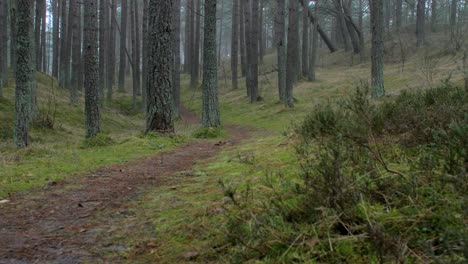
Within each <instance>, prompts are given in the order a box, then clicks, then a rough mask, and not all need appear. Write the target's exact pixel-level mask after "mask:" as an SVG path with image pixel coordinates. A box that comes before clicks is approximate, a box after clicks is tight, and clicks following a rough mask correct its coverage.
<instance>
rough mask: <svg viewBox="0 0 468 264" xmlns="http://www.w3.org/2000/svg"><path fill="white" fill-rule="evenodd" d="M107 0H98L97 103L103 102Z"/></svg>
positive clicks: (107, 17)
mask: <svg viewBox="0 0 468 264" xmlns="http://www.w3.org/2000/svg"><path fill="white" fill-rule="evenodd" d="M108 28H109V1H108V0H99V103H100V105H101V107H102V105H103V103H104V90H105V89H106V78H105V76H106V68H107V66H108V65H107V63H106V62H107V54H108V50H107V49H108V45H109V29H108Z"/></svg>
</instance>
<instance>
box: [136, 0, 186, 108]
mask: <svg viewBox="0 0 468 264" xmlns="http://www.w3.org/2000/svg"><path fill="white" fill-rule="evenodd" d="M177 1H179V0H177ZM148 20H149V14H148V0H144V1H143V52H142V53H143V89H142V101H143V102H142V107H143V111H146V102H147V95H146V92H147V91H146V87H147V85H148V56H149V55H148V49H149V47H148V37H149V30H148V22H149V21H148ZM184 66H185V65H184Z"/></svg>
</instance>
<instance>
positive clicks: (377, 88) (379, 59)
mask: <svg viewBox="0 0 468 264" xmlns="http://www.w3.org/2000/svg"><path fill="white" fill-rule="evenodd" d="M382 1H383V0H370V1H369V4H370V13H371V30H372V49H371V62H372V66H371V74H372V84H371V85H372V96H373V97H382V96H384V95H385V89H384V75H383V70H384V42H383V32H384V31H383V30H384V17H383V2H382Z"/></svg>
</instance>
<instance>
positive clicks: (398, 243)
mask: <svg viewBox="0 0 468 264" xmlns="http://www.w3.org/2000/svg"><path fill="white" fill-rule="evenodd" d="M369 98H370V96H369V92H368V87H365V86H364V87H360V88H358V89H357V91H356V93H355V94H354V95H352V96H351V97H350V98H348V99H346V100H344V101H342V102H338V103H335V104H328V105H321V106H317V107H316V108H315V110H314V111H313V112H312V113H311V114H309V115H308V116H307V117H306V118H305V120H304V122H303V123H302V124H301V125H299V126H298V127H297V128H296V129H295V134H296V136H297V140H296V141H297V144H296V154H297V158H298V164H299V166H300V173H299V174H298V175H292V176H291V175H290V176H285V175H282V174H268V175H267V176H265V177H264V183H263V184H262V186H261V187H259V190H261V192H256V191H254V190H252V186H250V185H247V186H237V187H233V186H229V185H228V184H226V183H223V184H222V187H223V189H224V190H225V195H226V197H227V198H229V201H230V202H229V203H226V205H225V207H226V211H227V213H226V215H225V223H226V224H225V225H224V228H225V231H224V232H225V233H226V243H228V244H229V245H230V246H228V247H227V250H226V252H224V253H225V254H227V255H228V256H229V257H230V258H231V261H232V262H244V261H249V260H255V259H258V260H264V261H265V262H270V261H271V262H282V263H291V262H310V261H316V262H319V263H351V262H352V263H377V262H379V263H387V262H395V263H402V262H410V263H416V262H440V263H463V262H464V261H466V260H467V258H468V256H467V252H466V245H467V242H468V239H467V238H468V230H467V228H466V222H467V221H468V209H467V208H468V206H467V205H466V204H468V198H467V197H468V195H467V192H468V184H467V182H468V179H467V166H468V165H467V164H468V156H467V151H468V144H467V141H468V114H467V113H468V108H467V107H468V100H467V94H466V91H464V90H463V89H460V88H458V87H455V86H452V85H448V84H444V85H441V86H440V87H437V88H433V89H429V90H420V91H412V92H403V93H402V94H401V95H399V96H396V97H395V98H388V99H385V100H383V101H371V100H370V99H369Z"/></svg>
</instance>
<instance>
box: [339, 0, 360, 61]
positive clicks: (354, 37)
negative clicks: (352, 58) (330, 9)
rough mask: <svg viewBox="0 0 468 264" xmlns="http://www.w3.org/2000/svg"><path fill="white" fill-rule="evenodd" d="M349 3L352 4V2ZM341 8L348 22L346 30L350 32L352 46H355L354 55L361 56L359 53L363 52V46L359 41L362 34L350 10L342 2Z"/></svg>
mask: <svg viewBox="0 0 468 264" xmlns="http://www.w3.org/2000/svg"><path fill="white" fill-rule="evenodd" d="M349 3H350V4H351V3H352V1H350V2H349ZM340 7H341V10H342V11H343V14H344V15H343V16H344V18H346V21H345V22H346V28H347V30H348V33H349V37H350V39H351V44H352V45H353V50H354V53H355V54H359V52H360V51H361V45H360V41H359V35H360V34H361V32H360V31H359V29H358V28H357V26H356V24H355V23H354V21H353V16H352V14H351V10H350V8H349V7H347V6H344V5H343V3H342V2H340Z"/></svg>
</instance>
